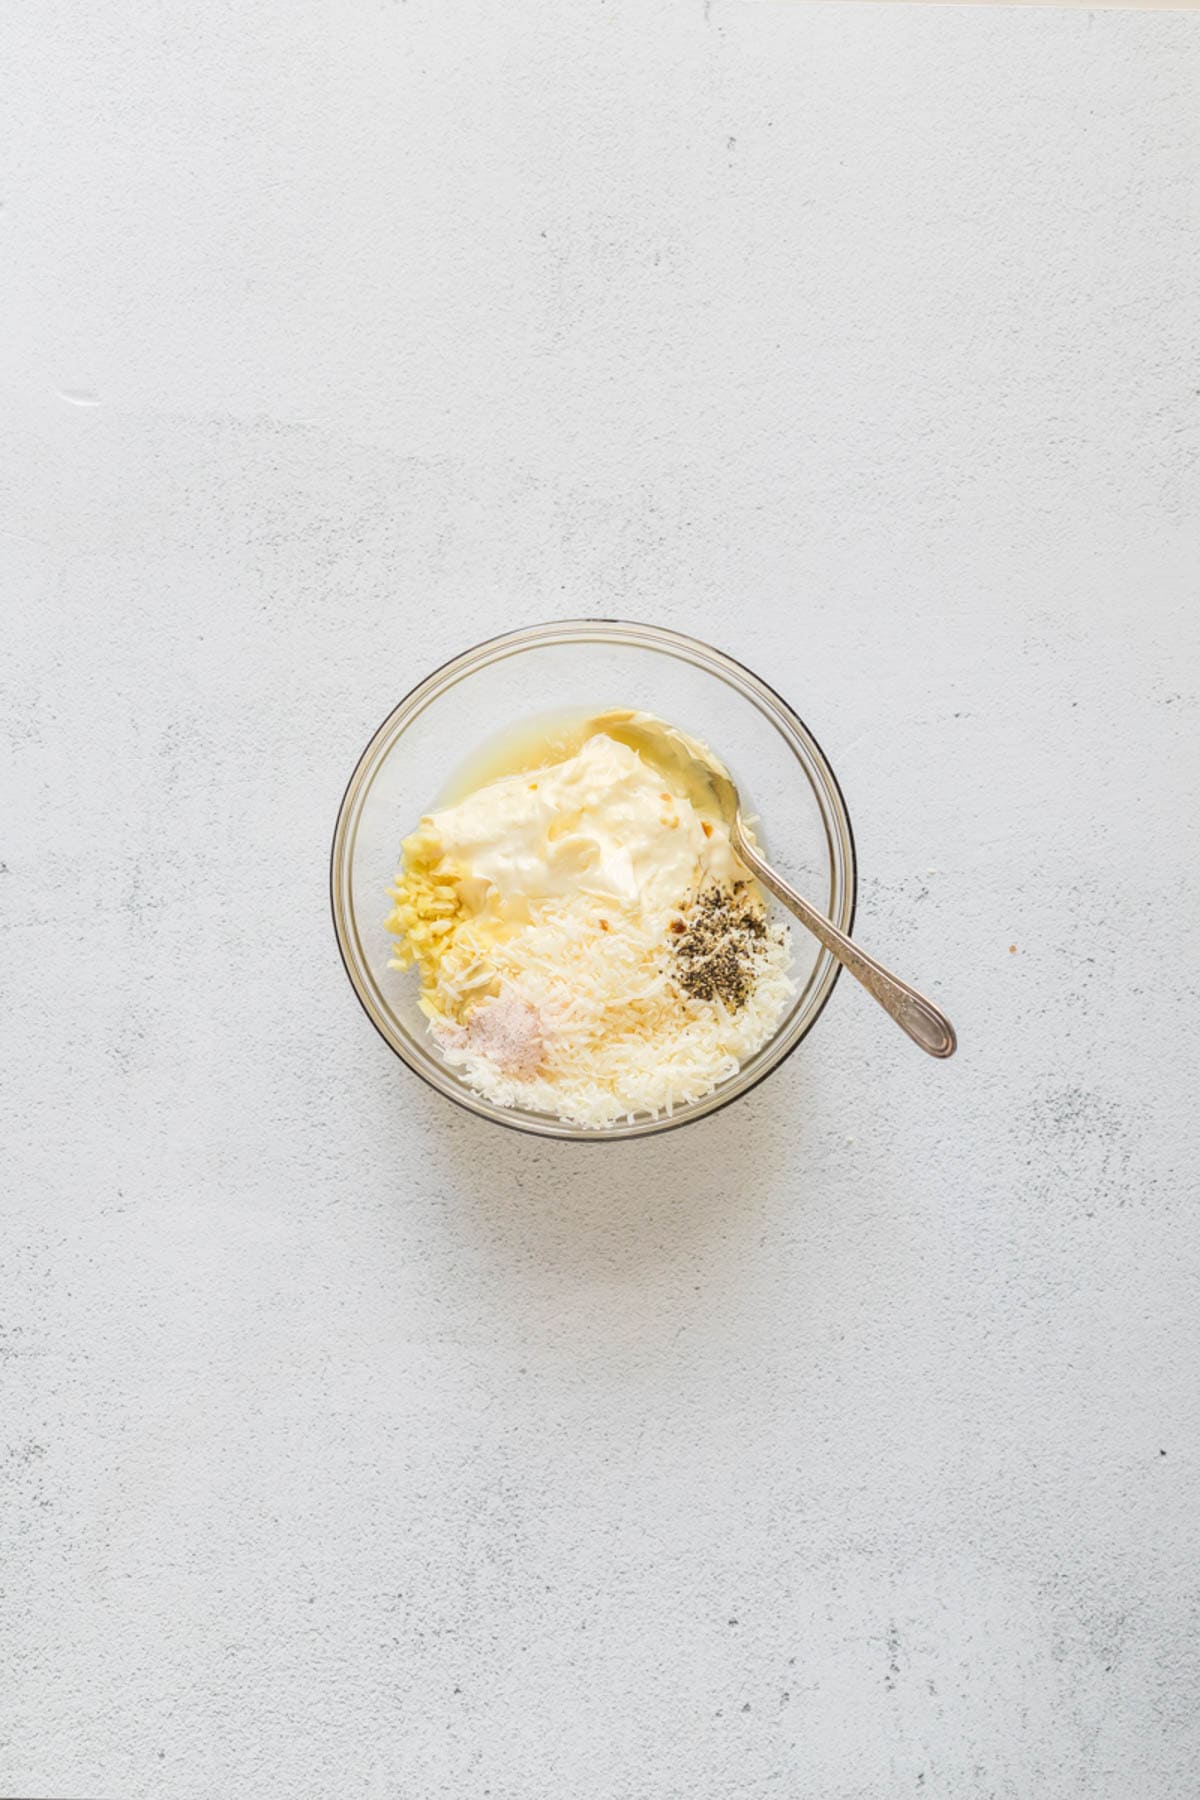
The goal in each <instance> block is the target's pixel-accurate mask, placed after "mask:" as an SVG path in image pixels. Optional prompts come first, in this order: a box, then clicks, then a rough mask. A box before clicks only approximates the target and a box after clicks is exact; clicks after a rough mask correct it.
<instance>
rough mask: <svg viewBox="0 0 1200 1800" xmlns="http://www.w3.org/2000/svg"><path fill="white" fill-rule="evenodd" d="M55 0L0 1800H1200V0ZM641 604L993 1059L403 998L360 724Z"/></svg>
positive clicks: (11, 1290)
mask: <svg viewBox="0 0 1200 1800" xmlns="http://www.w3.org/2000/svg"><path fill="white" fill-rule="evenodd" d="M2 32H3V38H4V40H5V53H4V56H3V64H4V68H5V71H6V73H5V77H4V82H5V124H4V127H3V130H4V133H5V137H6V140H7V141H6V145H5V153H4V157H3V169H4V174H3V182H2V184H0V200H2V201H3V206H2V208H0V245H2V252H3V256H2V265H0V266H2V269H3V281H4V284H5V290H6V295H7V298H6V300H5V304H4V329H3V333H2V342H0V382H2V398H3V424H2V432H3V437H2V442H0V478H2V482H3V497H2V510H0V530H2V533H3V535H2V536H0V559H2V564H3V582H4V598H5V607H4V616H5V636H6V640H7V641H6V644H5V646H4V652H3V661H2V665H0V679H2V680H3V684H4V688H5V708H4V734H3V735H4V745H5V761H6V770H5V791H6V810H5V818H4V826H3V834H4V842H3V846H2V869H0V895H2V897H3V913H4V921H5V924H6V927H7V929H6V932H5V935H4V938H3V942H4V944H5V947H6V951H7V953H8V974H7V986H6V1012H5V1032H6V1038H7V1048H6V1050H5V1052H4V1073H5V1077H6V1081H5V1096H6V1097H5V1101H4V1106H5V1114H4V1137H5V1145H6V1156H7V1160H8V1164H9V1167H8V1173H7V1177H6V1180H5V1197H4V1201H3V1223H4V1236H5V1240H6V1241H5V1245H4V1257H3V1271H4V1273H3V1294H2V1301H3V1305H2V1320H0V1324H2V1333H3V1335H2V1339H0V1349H2V1352H3V1362H2V1365H0V1377H2V1380H3V1393H4V1421H3V1422H4V1428H5V1442H4V1443H3V1445H0V1481H2V1483H3V1489H4V1503H3V1513H2V1514H0V1531H2V1544H0V1550H2V1559H3V1566H2V1569H0V1590H2V1597H0V1792H3V1793H6V1794H7V1793H17V1794H45V1795H86V1796H98V1797H101V1800H142V1797H145V1800H164V1797H165V1800H201V1797H204V1800H208V1797H209V1796H211V1797H212V1800H228V1797H229V1796H233V1795H237V1796H243V1795H247V1796H251V1797H252V1800H258V1797H259V1796H262V1797H263V1800H300V1797H305V1800H307V1797H309V1796H311V1797H312V1800H318V1797H320V1800H325V1797H326V1796H329V1795H335V1794H336V1795H338V1796H358V1795H362V1796H366V1797H368V1800H484V1797H485V1796H487V1797H491V1800H676V1797H679V1800H709V1797H710V1796H711V1797H712V1800H735V1797H736V1800H751V1797H753V1800H759V1797H760V1796H761V1797H765V1796H781V1797H782V1796H786V1797H788V1800H791V1797H793V1796H794V1797H796V1800H898V1797H900V1796H905V1795H909V1794H911V1795H914V1796H920V1797H921V1800H974V1797H976V1796H978V1797H979V1800H985V1797H987V1800H1042V1797H1043V1796H1045V1797H1047V1800H1076V1797H1077V1800H1129V1797H1130V1796H1132V1795H1136V1796H1137V1797H1138V1800H1195V1796H1196V1794H1197V1792H1198V1791H1200V1703H1198V1699H1197V1695H1198V1691H1200V1480H1198V1459H1200V1325H1198V1318H1200V1313H1198V1302H1200V1219H1198V1217H1197V1207H1196V1181H1195V1167H1196V1158H1197V1154H1198V1150H1200V1146H1198V1144H1197V1134H1196V1128H1195V1117H1196V1106H1195V1099H1194V1086H1193V1079H1192V1078H1193V1076H1194V1071H1195V1064H1196V1056H1197V1049H1198V1031H1197V979H1196V966H1197V955H1198V953H1200V932H1198V929H1197V919H1198V916H1200V906H1198V902H1200V895H1198V892H1197V888H1198V885H1200V884H1198V878H1197V817H1198V811H1197V792H1196V789H1197V781H1196V776H1197V756H1196V749H1195V740H1196V731H1197V710H1196V708H1197V692H1198V686H1197V651H1198V648H1200V646H1198V643H1197V598H1198V593H1197V588H1198V583H1197V574H1196V571H1197V548H1198V544H1197V532H1196V528H1195V526H1196V502H1197V493H1198V489H1200V476H1198V472H1197V446H1198V441H1200V440H1198V425H1200V358H1198V355H1197V324H1198V309H1197V277H1198V268H1200V265H1198V261H1197V256H1198V251H1197V246H1198V244H1200V207H1198V204H1197V199H1198V182H1197V176H1198V173H1200V38H1198V35H1197V21H1196V20H1195V19H1194V18H1188V17H1186V16H1178V15H1176V16H1171V15H1153V14H1146V13H1140V14H1129V15H1125V14H1121V13H1114V12H1106V13H1099V14H1094V15H1089V14H1086V13H1082V12H1078V11H1076V12H1063V13H1056V12H1031V11H1028V10H994V11H992V10H988V9H984V8H979V7H970V8H963V9H961V10H958V9H955V8H951V7H948V8H914V9H907V8H903V7H897V6H886V7H879V8H874V7H871V6H854V7H848V6H835V5H830V6H825V7H814V8H804V7H795V8H773V7H768V6H744V5H739V4H736V3H735V0H707V4H706V3H705V0H688V3H687V4H684V3H683V0H679V3H670V4H666V3H663V0H650V3H647V0H638V3H636V4H635V3H634V0H627V3H626V0H611V3H609V4H605V3H604V0H577V3H575V4H568V3H565V0H554V3H551V0H513V3H512V4H509V5H506V6H501V5H495V4H484V3H483V0H463V3H461V4H457V5H455V4H447V3H446V0H399V3H398V4H393V3H391V0H332V3H331V0H256V3H255V4H251V5H242V4H236V3H235V0H211V4H205V5H200V6H184V5H183V4H182V3H181V0H73V3H72V4H69V5H64V4H57V3H54V0H26V3H25V4H24V5H22V6H20V7H17V6H13V7H10V8H9V9H8V11H7V13H6V17H5V20H4V24H3V27H2ZM589 611H598V612H603V613H614V612H615V613H623V614H626V615H629V616H633V617H644V618H652V619H658V620H661V621H663V622H666V623H669V624H673V625H677V626H680V627H683V628H684V629H689V630H693V631H695V632H697V633H699V634H700V635H703V636H707V637H710V638H711V639H713V640H715V641H716V642H717V643H719V644H721V645H723V646H725V647H726V648H728V649H730V650H732V651H733V652H734V653H735V654H736V655H738V656H740V657H742V658H743V659H744V660H746V661H748V662H750V663H751V664H752V665H757V666H758V667H759V668H760V669H761V670H762V671H763V672H764V673H765V674H767V675H768V677H769V678H770V679H771V680H772V681H774V682H775V683H776V684H777V685H778V686H779V687H781V688H782V689H783V691H784V692H785V693H786V694H787V695H788V696H789V697H790V698H791V699H792V700H793V701H794V703H795V704H796V705H797V707H798V708H799V710H800V711H801V712H802V713H803V714H804V715H805V716H806V717H807V718H808V720H809V721H810V723H811V724H812V726H813V728H814V729H815V731H816V732H817V735H818V736H819V737H820V739H821V740H822V742H823V743H824V744H825V746H826V748H827V750H828V751H829V753H830V755H831V757H832V760H833V762H834V765H835V766H836V768H837V769H838V771H839V773H840V775H841V776H842V778H843V781H844V784H845V788H846V792H847V795H848V799H849V803H850V808H851V812H852V814H853V816H854V819H855V823H856V826H857V831H858V839H859V849H860V853H861V859H862V869H863V876H864V880H863V891H862V900H861V909H860V928H861V934H862V936H863V939H864V941H866V942H868V943H869V944H871V945H873V946H876V947H878V949H879V950H880V952H881V953H882V954H884V955H886V956H890V957H891V958H893V959H894V961H895V963H896V964H897V966H898V967H899V969H900V970H901V971H902V972H903V973H906V974H909V975H910V976H911V977H912V978H913V979H915V980H917V981H919V982H921V983H925V984H928V985H929V986H931V987H932V988H933V989H934V990H935V991H936V992H937V993H938V994H939V995H940V996H941V997H943V998H944V1000H945V1002H946V1005H947V1007H948V1009H949V1010H950V1012H951V1013H952V1015H953V1017H954V1019H955V1021H956V1023H957V1024H958V1026H959V1029H960V1032H961V1038H962V1046H963V1047H962V1051H961V1054H960V1056H959V1058H958V1060H957V1061H956V1062H955V1063H953V1064H951V1065H949V1066H947V1067H944V1068H943V1067H940V1066H935V1065H932V1064H929V1063H926V1062H924V1061H923V1060H922V1059H921V1057H920V1056H919V1055H918V1054H917V1053H916V1052H915V1051H913V1050H911V1049H910V1048H909V1046H908V1045H907V1044H906V1043H905V1042H904V1040H903V1039H902V1038H901V1037H900V1036H899V1035H898V1034H897V1033H895V1032H894V1031H893V1030H892V1029H891V1028H890V1027H889V1026H888V1025H887V1023H886V1021H885V1020H883V1019H882V1018H881V1016H879V1015H877V1013H876V1012H875V1010H874V1009H873V1007H872V1006H871V1005H870V1004H869V1002H868V1001H867V1000H866V999H865V997H863V996H861V995H860V994H859V993H858V992H857V991H856V990H854V989H853V988H852V986H851V984H849V983H848V982H847V983H843V985H842V986H841V987H840V988H839V990H838V993H837V995H836V997H835V1001H834V1004H833V1005H832V1006H831V1008H830V1011H829V1013H828V1014H827V1016H826V1018H825V1020H824V1021H823V1022H822V1025H821V1027H820V1028H819V1030H818V1031H817V1033H816V1034H815V1035H814V1037H813V1038H812V1039H811V1040H810V1041H809V1043H808V1044H807V1045H806V1046H805V1047H804V1049H803V1050H802V1051H801V1052H800V1053H799V1054H798V1055H797V1056H796V1057H795V1058H794V1059H793V1060H792V1062H791V1063H790V1064H789V1065H788V1066H787V1068H786V1069H785V1070H784V1071H783V1072H782V1073H781V1074H779V1075H778V1076H776V1077H775V1078H774V1079H773V1080H772V1081H770V1082H769V1083H768V1084H767V1085H766V1087H764V1088H762V1089H761V1090H759V1091H758V1092H757V1093H756V1094H755V1095H754V1096H753V1098H752V1099H751V1100H750V1101H748V1102H746V1103H744V1104H742V1105H740V1106H738V1107H736V1108H734V1109H733V1110H732V1111H730V1112H728V1113H726V1114H723V1115H722V1116H720V1117H718V1118H716V1119H715V1120H712V1121H709V1122H707V1123H706V1124H703V1125H700V1126H697V1127H695V1128H692V1129H690V1130H688V1131H684V1132H682V1133H679V1134H676V1135H673V1136H669V1137H666V1138H663V1139H661V1140H658V1141H655V1142H652V1143H641V1144H632V1145H624V1146H611V1147H606V1148H591V1149H582V1150H580V1149H573V1148H572V1147H570V1146H560V1145H554V1144H542V1145H540V1146H536V1145H532V1144H529V1143H525V1142H523V1141H522V1140H520V1139H518V1138H516V1137H514V1136H512V1135H509V1134H506V1133H503V1132H498V1131H495V1130H492V1129H489V1128H487V1127H484V1126H480V1125H477V1124H476V1123H475V1122H473V1121H471V1120H469V1119H468V1118H466V1117H464V1116H461V1115H459V1114H458V1113H456V1112H455V1111H453V1110H452V1109H451V1108H449V1107H448V1106H446V1105H445V1104H444V1103H442V1102H441V1101H439V1100H438V1099H436V1098H435V1097H434V1096H433V1095H431V1094H429V1093H427V1092H426V1091H425V1090H424V1089H423V1088H421V1087H420V1086H419V1085H418V1084H417V1083H416V1082H415V1081H414V1080H412V1079H411V1078H410V1077H408V1076H407V1075H406V1073H405V1072H404V1071H403V1070H402V1069H401V1068H400V1066H399V1065H398V1064H397V1063H395V1062H394V1061H393V1060H392V1059H391V1058H390V1057H389V1055H388V1053H387V1052H386V1050H385V1049H384V1047H383V1046H382V1045H381V1043H380V1042H379V1041H378V1039H377V1038H376V1037H375V1036H374V1034H373V1033H372V1031H371V1029H370V1027H369V1026H368V1024H367V1023H366V1021H365V1019H364V1018H363V1017H362V1015H361V1013H360V1012H359V1009H358V1007H357V1004H356V1003H355V1001H354V999H353V997H352V995H351V993H350V990H349V988H348V986H347V984H346V981H345V979H344V976H343V974H342V971H341V967H340V965H339V962H338V959H337V955H336V952H335V949H334V943H333V936H332V932H331V929H330V925H329V922H328V918H327V911H326V851H327V844H328V838H329V834H330V829H331V826H332V822H333V815H334V811H335V808H336V805H337V802H338V800H339V798H340V795H341V790H342V786H343V783H344V781H345V779H346V776H347V775H348V773H349V770H350V768H351V766H352V765H353V762H354V760H355V758H356V756H357V754H358V752H359V750H360V748H361V746H362V744H363V742H364V741H365V739H366V737H367V735H368V733H369V731H370V730H371V729H373V727H374V726H375V724H376V723H377V721H378V720H379V719H380V717H381V716H382V715H383V714H384V713H385V712H386V711H387V710H388V709H389V708H390V706H391V705H392V704H393V702H394V701H395V700H396V699H397V697H398V696H399V694H400V693H401V692H402V691H403V690H404V689H406V688H407V687H408V686H409V685H410V684H411V683H412V682H413V681H414V680H415V679H416V678H417V677H419V676H420V675H421V674H422V673H423V672H424V671H425V670H426V668H427V667H428V666H429V665H430V664H431V663H433V662H435V661H438V660H440V659H441V658H443V657H445V656H446V655H448V654H450V653H452V652H454V651H455V650H457V649H459V648H461V647H462V646H464V645H466V644H468V643H470V642H472V641H473V640H475V639H477V638H478V637H481V636H483V635H485V634H488V633H491V632H495V631H497V630H501V629H504V628H505V627H508V626H512V625H515V624H518V623H522V622H526V621H529V620H532V619H536V618H539V617H547V616H554V615H558V616H566V615H572V614H576V613H580V612H589ZM403 823H404V822H402V821H397V826H398V829H399V827H400V826H401V825H402V824H403ZM1012 945H1015V946H1016V950H1015V953H1014V952H1013V951H1012V950H1011V949H1010V946H1012Z"/></svg>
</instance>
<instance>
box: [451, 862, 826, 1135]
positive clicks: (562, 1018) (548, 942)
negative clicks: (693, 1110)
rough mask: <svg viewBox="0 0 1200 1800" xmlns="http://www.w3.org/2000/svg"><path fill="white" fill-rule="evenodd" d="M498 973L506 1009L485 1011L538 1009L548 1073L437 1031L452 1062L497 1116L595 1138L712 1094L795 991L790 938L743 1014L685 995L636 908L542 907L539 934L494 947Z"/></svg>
mask: <svg viewBox="0 0 1200 1800" xmlns="http://www.w3.org/2000/svg"><path fill="white" fill-rule="evenodd" d="M601 917H603V918H604V920H605V923H606V924H607V926H608V929H607V930H605V929H603V927H602V926H601V925H600V923H599V920H600V918H601ZM488 962H489V965H490V973H491V974H492V976H493V979H494V982H495V990H494V991H495V995H496V998H495V999H494V1000H491V1001H485V1002H483V1006H484V1007H487V1006H489V1005H492V1004H495V1005H497V1006H500V1005H502V1004H504V1003H505V1002H506V1001H507V1002H508V1003H509V1004H512V1003H518V1002H519V1003H522V1004H524V1005H525V1006H528V1007H531V1008H532V1009H533V1011H534V1013H536V1015H537V1017H538V1019H539V1020H540V1024H541V1034H542V1061H541V1065H540V1067H539V1068H538V1070H537V1072H536V1073H534V1074H533V1075H531V1076H528V1077H525V1078H521V1077H520V1076H519V1075H517V1074H515V1073H513V1072H512V1071H511V1070H509V1071H507V1072H506V1070H505V1069H504V1068H503V1067H501V1066H499V1065H498V1063H497V1062H496V1061H495V1060H494V1058H493V1057H492V1056H489V1055H487V1054H483V1053H481V1050H482V1046H483V1045H484V1044H486V1043H487V1041H488V1040H487V1035H486V1034H483V1035H482V1042H481V1037H480V1034H479V1033H478V1032H475V1033H471V1032H467V1031H464V1030H463V1029H462V1028H461V1027H459V1026H456V1025H453V1024H441V1023H439V1022H438V1021H436V1020H435V1021H434V1022H433V1025H432V1030H433V1035H434V1038H435V1040H436V1041H437V1042H438V1044H439V1045H440V1047H441V1049H442V1052H443V1054H444V1056H445V1058H446V1061H447V1062H448V1063H449V1064H450V1065H451V1066H452V1067H453V1068H457V1069H461V1071H462V1073H463V1075H464V1077H465V1079H466V1080H467V1082H468V1083H469V1084H470V1086H471V1087H473V1088H475V1089H476V1090H477V1091H478V1092H479V1093H481V1094H483V1095H484V1096H485V1097H486V1098H487V1099H489V1100H491V1101H493V1102H494V1103H495V1104H496V1105H497V1106H518V1107H522V1108H527V1109H530V1110H533V1111H537V1112H549V1113H555V1114H557V1115H558V1116H559V1117H560V1118H562V1119H564V1120H566V1121H568V1122H569V1123H571V1124H575V1125H582V1126H587V1127H595V1128H600V1127H603V1126H606V1125H611V1124H613V1123H614V1122H615V1121H617V1120H619V1119H626V1118H628V1119H632V1118H634V1117H637V1116H639V1115H641V1116H645V1115H649V1116H651V1117H656V1116H658V1115H659V1114H663V1113H665V1114H668V1115H669V1114H670V1113H671V1112H673V1111H674V1109H675V1108H676V1107H678V1106H685V1105H687V1104H689V1103H690V1102H692V1101H694V1100H699V1099H701V1098H702V1097H703V1096H704V1095H705V1094H708V1093H710V1092H711V1091H712V1089H713V1088H714V1087H716V1086H717V1084H718V1083H719V1082H721V1081H724V1080H726V1079H727V1078H728V1077H729V1076H730V1075H733V1074H735V1073H736V1071H737V1069H738V1068H739V1067H740V1065H741V1064H742V1063H743V1062H745V1060H746V1059H747V1057H749V1056H751V1055H753V1053H754V1051H756V1050H757V1049H759V1047H760V1046H761V1045H762V1044H763V1043H765V1042H766V1040H767V1039H768V1038H769V1037H770V1036H771V1033H772V1032H773V1030H774V1029H775V1026H776V1024H777V1023H778V1021H779V1018H780V1016H781V1015H782V1013H783V1012H784V1010H785V1008H786V1007H787V1004H788V1001H789V1000H790V999H791V997H792V995H793V993H794V992H795V988H794V985H793V983H792V982H791V980H790V979H789V977H788V973H787V971H788V967H789V964H790V962H791V947H790V943H789V939H788V934H787V932H786V930H784V929H780V930H779V932H778V933H777V934H776V933H772V934H770V935H769V936H768V937H767V938H766V939H765V940H764V944H763V949H762V954H761V956H760V957H759V958H758V972H757V979H756V980H755V983H754V987H753V990H752V992H751V994H750V997H749V999H748V1000H747V1001H746V1003H745V1005H744V1006H742V1007H741V1008H739V1009H738V1010H737V1011H736V1012H731V1011H730V1010H729V1009H728V1008H726V1007H725V1006H724V1005H723V1004H722V1003H721V1002H720V1001H719V1000H693V999H690V998H688V997H687V996H686V995H685V994H683V993H682V992H681V990H680V988H679V987H678V985H677V984H676V983H675V982H674V981H673V980H672V978H671V972H670V955H669V951H668V949H667V946H666V944H665V942H664V940H663V937H662V936H661V934H660V933H659V932H657V931H655V930H653V929H652V928H650V927H648V926H647V925H646V924H645V923H644V922H643V921H642V920H641V919H640V918H639V917H638V914H637V912H636V910H635V909H633V908H622V907H614V906H612V905H611V904H609V905H607V906H606V907H605V908H604V909H603V911H602V912H601V911H600V909H598V908H597V905H596V902H595V901H594V900H589V899H583V898H581V899H579V900H577V901H575V902H571V903H567V904H564V903H563V902H558V903H557V904H555V905H553V906H551V905H546V906H542V907H540V908H538V909H537V912H536V915H535V917H534V918H533V919H532V920H531V922H530V924H529V925H527V926H526V927H525V928H524V929H523V930H521V931H520V932H518V933H517V934H516V935H514V936H513V937H512V938H511V939H510V940H509V941H508V942H507V943H502V944H496V945H493V946H492V947H491V948H490V951H489V956H488ZM478 1010H480V1009H478V1008H477V1009H476V1013H475V1014H472V1015H471V1016H472V1017H474V1016H477V1013H478Z"/></svg>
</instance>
